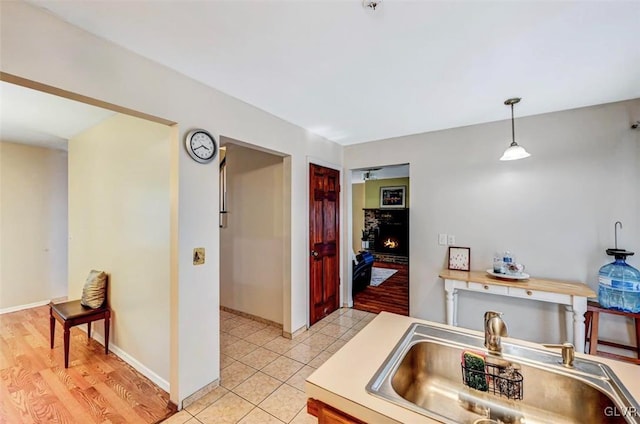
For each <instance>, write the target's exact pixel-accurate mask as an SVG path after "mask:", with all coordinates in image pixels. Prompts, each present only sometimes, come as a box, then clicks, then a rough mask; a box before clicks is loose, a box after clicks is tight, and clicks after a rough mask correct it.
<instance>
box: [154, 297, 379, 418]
mask: <svg viewBox="0 0 640 424" xmlns="http://www.w3.org/2000/svg"><path fill="white" fill-rule="evenodd" d="M374 317H375V314H371V313H368V312H363V311H358V310H355V309H346V308H343V309H339V310H337V311H335V312H334V313H333V314H331V315H329V316H328V317H327V318H325V319H323V320H322V321H320V322H318V323H316V324H315V325H314V326H313V327H311V329H310V330H309V331H306V332H304V333H303V334H301V335H299V336H298V337H296V338H295V339H294V340H289V339H286V338H284V337H282V336H281V330H279V329H277V328H275V327H272V326H268V325H266V324H263V323H260V322H256V321H253V320H250V319H248V318H244V317H241V316H238V315H235V314H232V313H229V312H225V311H220V329H221V331H220V349H221V354H220V367H221V371H220V374H221V376H220V386H219V387H217V388H216V389H215V390H213V391H212V392H210V393H208V394H207V395H205V396H204V397H202V398H201V399H199V400H198V401H196V402H195V403H193V404H191V405H189V407H187V408H185V409H183V410H182V411H180V412H178V413H177V414H175V415H173V416H172V417H171V418H169V419H168V420H165V421H164V423H166V424H183V423H188V424H213V423H216V424H219V423H239V424H254V423H255V424H257V423H260V424H265V423H266V424H270V423H274V424H282V423H292V424H305V423H309V424H316V423H317V420H316V418H315V417H313V416H311V415H309V414H307V396H306V394H305V393H304V381H305V379H306V378H307V377H308V376H309V375H310V374H311V373H312V372H313V371H314V370H315V369H316V368H318V367H319V366H320V365H322V364H323V363H324V361H326V360H327V359H328V358H329V357H331V355H333V354H334V353H335V352H337V351H338V349H340V348H341V347H342V346H343V345H344V344H345V343H346V342H347V341H348V340H350V339H351V338H352V337H353V336H354V335H355V334H357V333H358V331H360V330H361V329H362V328H364V326H365V325H366V324H367V323H368V322H369V321H371V320H372V319H373V318H374Z"/></svg>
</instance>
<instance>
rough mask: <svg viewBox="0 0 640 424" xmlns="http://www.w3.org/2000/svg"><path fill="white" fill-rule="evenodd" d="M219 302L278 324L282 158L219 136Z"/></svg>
mask: <svg viewBox="0 0 640 424" xmlns="http://www.w3.org/2000/svg"><path fill="white" fill-rule="evenodd" d="M221 144H222V147H221V155H220V160H221V162H220V164H221V168H220V170H221V175H220V184H221V186H220V195H221V197H220V306H221V308H222V309H223V310H227V311H230V312H235V313H240V314H244V315H246V316H250V317H252V318H254V319H257V320H260V321H263V322H268V323H271V324H273V325H276V326H279V327H280V328H282V326H283V324H284V322H285V321H284V320H285V316H284V314H285V312H284V311H285V305H284V302H285V301H284V291H285V287H284V284H283V281H286V280H287V278H286V269H285V267H284V266H283V264H284V263H285V260H286V258H285V256H286V255H288V251H287V250H286V246H285V245H286V243H285V232H286V228H288V227H289V226H290V223H289V222H288V220H287V219H286V214H285V204H286V202H285V196H286V193H285V182H284V179H285V175H284V173H285V169H284V168H285V165H284V162H285V157H284V156H283V155H281V154H278V153H276V152H268V151H265V150H264V149H257V148H255V146H253V145H251V144H249V143H246V142H241V141H238V140H234V139H231V138H229V137H221Z"/></svg>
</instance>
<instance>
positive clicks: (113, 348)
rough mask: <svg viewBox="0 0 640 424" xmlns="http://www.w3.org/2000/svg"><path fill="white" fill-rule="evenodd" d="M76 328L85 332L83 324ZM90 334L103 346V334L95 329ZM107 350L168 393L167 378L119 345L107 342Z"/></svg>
mask: <svg viewBox="0 0 640 424" xmlns="http://www.w3.org/2000/svg"><path fill="white" fill-rule="evenodd" d="M76 328H79V329H80V331H83V332H84V333H86V332H87V331H86V329H85V328H84V326H82V327H76ZM91 336H92V338H93V339H94V340H95V341H97V342H98V343H100V344H101V345H102V346H104V336H103V335H102V334H100V333H98V332H96V331H92V332H91ZM109 351H110V352H112V353H113V354H114V355H116V356H117V357H119V358H120V359H122V360H123V361H124V362H126V363H127V364H129V365H131V366H132V367H133V368H134V369H135V370H136V371H138V372H139V373H140V374H142V375H144V376H145V377H147V378H148V379H149V380H151V381H153V382H154V383H155V384H156V385H157V386H158V387H160V388H161V389H162V390H164V391H165V392H167V393H169V389H170V385H169V382H168V381H167V380H165V379H163V378H162V377H160V376H159V375H158V374H156V373H155V372H153V371H152V370H150V369H149V368H147V367H146V366H145V365H144V364H143V363H142V362H140V361H138V360H137V359H136V358H134V357H133V356H131V355H129V354H128V353H127V352H125V351H124V350H122V349H120V347H118V345H115V344H113V343H111V342H109Z"/></svg>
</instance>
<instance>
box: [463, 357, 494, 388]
mask: <svg viewBox="0 0 640 424" xmlns="http://www.w3.org/2000/svg"><path fill="white" fill-rule="evenodd" d="M461 362H462V366H463V371H462V378H463V381H464V384H465V385H467V386H469V387H471V388H472V389H476V390H480V391H482V392H486V391H488V390H489V385H488V384H487V373H486V370H485V368H486V362H485V360H484V355H482V354H480V353H477V352H472V351H469V350H465V351H463V352H462V357H461Z"/></svg>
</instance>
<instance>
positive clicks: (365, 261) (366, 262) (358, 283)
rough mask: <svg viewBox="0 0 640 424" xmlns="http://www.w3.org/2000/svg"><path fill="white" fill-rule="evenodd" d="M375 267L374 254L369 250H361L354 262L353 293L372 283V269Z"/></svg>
mask: <svg viewBox="0 0 640 424" xmlns="http://www.w3.org/2000/svg"><path fill="white" fill-rule="evenodd" d="M372 268H373V255H372V254H371V253H369V252H364V251H363V252H360V253H358V254H357V255H356V260H355V261H354V262H353V294H354V295H355V294H356V293H358V292H360V291H362V290H364V289H365V288H366V287H367V286H368V285H369V284H370V283H371V269H372Z"/></svg>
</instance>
